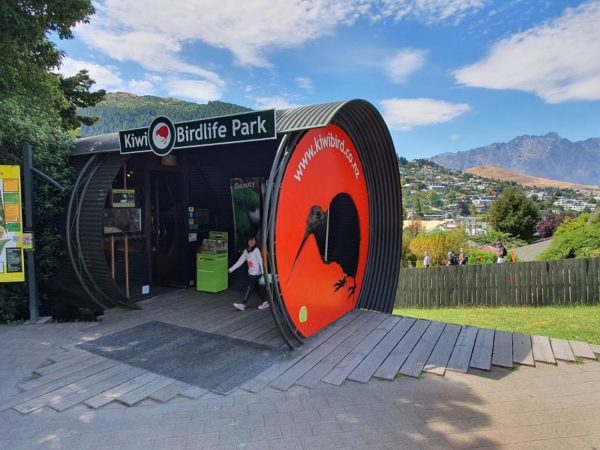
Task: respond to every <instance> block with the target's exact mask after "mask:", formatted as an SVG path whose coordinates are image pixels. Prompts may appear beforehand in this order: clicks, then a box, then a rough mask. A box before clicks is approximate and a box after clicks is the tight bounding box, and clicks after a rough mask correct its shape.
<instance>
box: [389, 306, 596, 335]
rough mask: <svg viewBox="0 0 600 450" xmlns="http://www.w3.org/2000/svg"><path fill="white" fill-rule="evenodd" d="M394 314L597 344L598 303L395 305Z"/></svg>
mask: <svg viewBox="0 0 600 450" xmlns="http://www.w3.org/2000/svg"><path fill="white" fill-rule="evenodd" d="M394 314H397V315H401V316H408V317H418V318H422V319H429V320H437V321H440V322H450V323H457V324H460V325H474V326H478V327H482V328H495V329H498V330H502V331H512V332H514V333H525V334H538V335H541V336H549V337H554V338H562V339H575V340H578V341H583V342H589V343H591V344H600V306H573V307H568V306H564V307H558V308H557V307H551V306H545V307H538V308H517V307H514V308H443V309H394Z"/></svg>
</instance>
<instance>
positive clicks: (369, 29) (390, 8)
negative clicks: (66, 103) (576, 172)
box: [58, 0, 600, 159]
mask: <svg viewBox="0 0 600 450" xmlns="http://www.w3.org/2000/svg"><path fill="white" fill-rule="evenodd" d="M94 5H95V7H96V15H95V16H93V17H92V20H91V21H90V23H89V24H82V25H79V26H78V27H77V28H76V30H75V39H73V40H70V41H60V42H59V43H58V45H59V47H60V48H61V49H62V50H64V51H65V53H66V57H65V59H64V64H63V67H62V69H61V70H62V71H63V73H65V74H66V75H71V74H73V73H75V72H77V71H78V70H79V69H82V68H87V69H88V70H89V71H90V73H91V75H92V77H93V78H94V79H95V80H96V81H97V85H96V86H97V87H98V88H104V89H107V90H108V91H111V92H114V91H127V92H133V93H136V94H139V95H146V94H148V95H158V96H169V97H174V98H179V99H183V100H188V101H195V102H200V103H205V102H206V101H209V100H221V101H226V102H231V103H237V104H240V105H244V106H248V107H251V108H256V109H266V108H271V107H275V108H285V107H290V106H296V105H305V104H312V103H321V102H328V101H335V100H343V99H351V98H364V99H366V100H368V101H370V102H371V103H373V104H374V105H375V106H376V107H377V108H378V109H379V111H380V112H381V113H382V114H383V116H384V118H385V119H386V122H387V124H388V126H389V128H390V130H391V132H392V136H393V138H394V143H395V146H396V151H397V153H398V154H399V155H403V156H406V157H407V158H409V159H413V158H422V157H429V156H432V155H435V154H438V153H442V152H446V151H460V150H467V149H470V148H474V147H478V146H483V145H487V144H490V143H493V142H506V141H508V140H510V139H512V138H513V137H516V136H518V135H522V134H533V135H543V134H546V133H548V132H550V131H555V132H557V133H559V134H560V135H561V136H563V137H566V138H569V139H571V140H582V139H586V138H589V137H598V136H600V131H599V130H598V124H599V123H600V120H599V119H600V26H598V24H600V0H593V1H586V2H580V1H542V0H505V1H492V0H413V1H409V0H302V1H301V0H277V1H273V0H244V1H243V2H242V1H239V0H196V1H194V0H170V1H169V2H165V1H164V0H99V1H96V2H95V3H94Z"/></svg>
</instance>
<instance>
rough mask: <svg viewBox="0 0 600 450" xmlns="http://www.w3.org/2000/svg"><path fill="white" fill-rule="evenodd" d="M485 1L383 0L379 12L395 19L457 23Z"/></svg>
mask: <svg viewBox="0 0 600 450" xmlns="http://www.w3.org/2000/svg"><path fill="white" fill-rule="evenodd" d="M487 3H489V0H383V1H382V4H383V5H384V8H382V10H381V12H380V14H381V17H393V18H394V19H395V20H402V19H404V18H405V17H407V16H408V17H414V18H415V19H417V20H420V21H422V22H425V23H429V24H432V23H439V22H446V21H450V22H451V23H453V24H458V23H459V22H460V21H461V20H462V19H464V18H465V17H466V16H467V15H468V14H470V13H473V12H476V11H478V10H480V9H481V8H483V7H484V6H485V5H486V4H487Z"/></svg>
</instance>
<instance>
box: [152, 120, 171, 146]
mask: <svg viewBox="0 0 600 450" xmlns="http://www.w3.org/2000/svg"><path fill="white" fill-rule="evenodd" d="M154 135H155V137H156V138H157V139H159V141H161V143H162V144H163V145H166V144H167V143H168V142H169V127H168V126H166V125H162V126H161V127H159V128H158V129H156V131H154Z"/></svg>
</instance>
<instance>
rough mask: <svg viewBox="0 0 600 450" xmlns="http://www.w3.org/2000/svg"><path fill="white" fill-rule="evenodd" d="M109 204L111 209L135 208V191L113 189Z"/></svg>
mask: <svg viewBox="0 0 600 450" xmlns="http://www.w3.org/2000/svg"><path fill="white" fill-rule="evenodd" d="M111 204H112V207H113V208H135V189H113V190H112V191H111Z"/></svg>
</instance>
